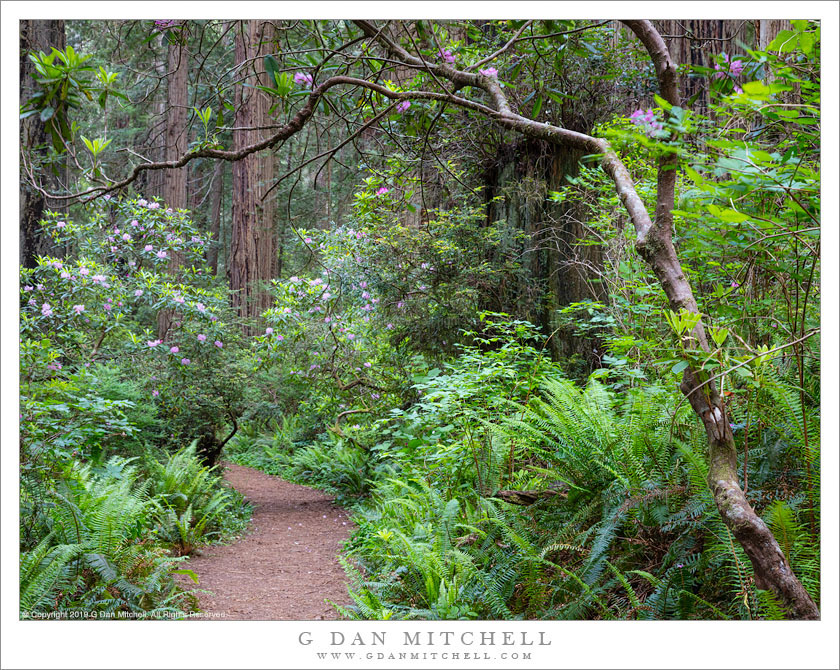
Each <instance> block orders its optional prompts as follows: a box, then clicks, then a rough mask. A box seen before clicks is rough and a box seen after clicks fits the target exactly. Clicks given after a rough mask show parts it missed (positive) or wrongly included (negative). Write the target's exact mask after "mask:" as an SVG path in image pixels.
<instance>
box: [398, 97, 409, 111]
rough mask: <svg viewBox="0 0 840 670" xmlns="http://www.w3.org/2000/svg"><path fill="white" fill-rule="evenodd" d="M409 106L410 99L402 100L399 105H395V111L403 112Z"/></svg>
mask: <svg viewBox="0 0 840 670" xmlns="http://www.w3.org/2000/svg"><path fill="white" fill-rule="evenodd" d="M409 107H411V101H409V100H403V101H402V102H401V103H400V104H399V105H397V111H398V112H399V113H400V114H405V113H406V112H407V111H408V108H409Z"/></svg>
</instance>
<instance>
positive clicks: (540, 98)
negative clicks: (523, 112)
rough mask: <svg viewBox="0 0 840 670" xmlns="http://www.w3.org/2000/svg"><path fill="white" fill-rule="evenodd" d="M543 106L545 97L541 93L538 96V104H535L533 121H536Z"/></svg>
mask: <svg viewBox="0 0 840 670" xmlns="http://www.w3.org/2000/svg"><path fill="white" fill-rule="evenodd" d="M542 105H543V95H542V93H540V94H539V95H538V96H537V100H536V102H534V108H533V110H532V111H531V118H532V119H536V118H537V117H538V116H539V115H540V110H542Z"/></svg>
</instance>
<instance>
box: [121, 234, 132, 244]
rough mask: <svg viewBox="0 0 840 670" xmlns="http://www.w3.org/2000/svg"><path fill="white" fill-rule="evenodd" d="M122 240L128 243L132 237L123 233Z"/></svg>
mask: <svg viewBox="0 0 840 670" xmlns="http://www.w3.org/2000/svg"><path fill="white" fill-rule="evenodd" d="M122 238H123V240H125V241H126V242H131V235H129V234H128V233H123V236H122Z"/></svg>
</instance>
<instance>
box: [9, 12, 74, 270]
mask: <svg viewBox="0 0 840 670" xmlns="http://www.w3.org/2000/svg"><path fill="white" fill-rule="evenodd" d="M64 46H65V37H64V21H52V20H50V21H41V20H22V21H21V22H20V102H21V104H22V103H23V102H25V101H26V100H27V99H28V98H29V97H30V96H31V95H32V93H33V92H34V90H35V82H34V81H33V79H32V75H33V74H35V67H34V65H33V63H32V61H31V60H29V52H30V51H43V52H44V53H50V47H55V48H56V49H62V50H63V49H64ZM20 140H21V146H22V147H27V148H29V149H34V151H30V152H29V153H30V156H32V157H33V159H34V160H38V159H40V158H42V157H43V156H44V154H45V152H46V151H49V149H47V148H43V149H40V150H38V149H36V148H37V147H46V146H47V145H48V143H49V138H48V136H47V129H46V126H45V124H44V122H43V121H41V119H40V117H39V116H38V115H37V114H35V115H33V116H30V117H28V118H26V119H24V120H23V121H21V122H20ZM43 169H44V170H45V172H46V175H47V176H46V178H45V179H44V180H43V185H44V186H45V187H46V189H47V190H48V191H52V192H55V191H59V190H61V188H62V184H61V182H62V179H63V176H64V172H65V170H64V167H63V165H61V164H60V163H55V164H54V166H53V167H44V168H43ZM53 170H54V171H53ZM18 204H19V211H20V238H19V262H20V264H21V265H23V266H24V267H27V268H32V267H35V264H36V263H35V260H36V258H37V256H39V255H44V254H46V253H47V252H48V251H49V250H50V244H49V238H48V237H46V236H44V235H42V234H41V227H40V225H39V222H40V221H41V219H42V218H43V216H44V212H45V211H46V210H48V209H51V210H54V211H60V210H62V209H63V208H64V203H63V201H52V200H49V201H47V200H46V199H45V198H44V196H42V195H41V194H40V193H39V192H38V191H36V190H35V189H33V188H32V187H31V186H30V185H29V183H28V181H27V180H26V179H25V178H22V179H21V180H20V200H19V203H18Z"/></svg>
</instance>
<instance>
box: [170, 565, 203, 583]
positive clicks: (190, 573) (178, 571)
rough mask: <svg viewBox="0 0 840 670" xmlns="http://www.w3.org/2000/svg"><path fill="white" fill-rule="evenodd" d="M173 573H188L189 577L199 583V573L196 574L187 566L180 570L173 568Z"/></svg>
mask: <svg viewBox="0 0 840 670" xmlns="http://www.w3.org/2000/svg"><path fill="white" fill-rule="evenodd" d="M172 574H173V575H186V576H187V577H189V578H190V579H192V580H193V581H194V582H195V583H196V584H198V575H197V574H195V573H194V572H193V571H192V570H189V569H187V568H182V569H180V570H173V571H172Z"/></svg>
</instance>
